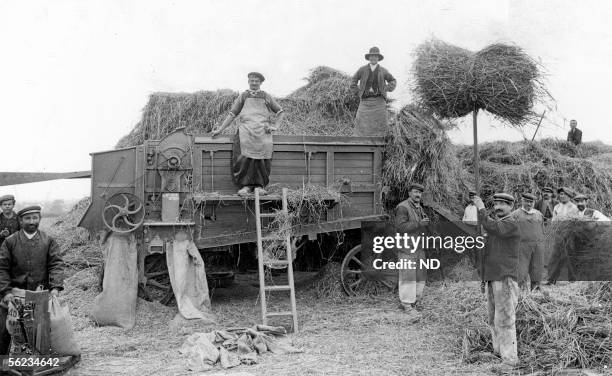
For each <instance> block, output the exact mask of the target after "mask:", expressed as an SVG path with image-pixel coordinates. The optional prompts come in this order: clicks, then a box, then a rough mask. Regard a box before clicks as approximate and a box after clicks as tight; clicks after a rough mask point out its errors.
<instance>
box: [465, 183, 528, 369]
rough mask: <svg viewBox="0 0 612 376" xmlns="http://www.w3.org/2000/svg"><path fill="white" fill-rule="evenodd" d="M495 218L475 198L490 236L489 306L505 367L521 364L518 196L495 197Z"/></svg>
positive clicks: (493, 334) (487, 265)
mask: <svg viewBox="0 0 612 376" xmlns="http://www.w3.org/2000/svg"><path fill="white" fill-rule="evenodd" d="M493 201H494V210H495V218H489V217H488V216H487V211H486V209H485V205H484V203H483V202H482V199H481V198H480V197H478V196H476V197H474V205H476V208H478V221H479V223H480V224H481V225H482V226H483V227H484V228H485V230H487V233H488V234H489V237H488V239H487V245H486V248H485V251H484V252H485V253H484V265H485V267H484V275H483V280H484V281H486V282H487V306H488V311H489V320H488V321H489V327H490V328H491V337H492V340H493V351H494V352H495V354H497V355H500V356H501V358H502V362H503V364H504V365H505V366H508V367H515V366H516V365H517V364H518V353H517V341H516V307H517V304H518V295H519V286H518V283H517V276H518V266H519V242H520V239H521V235H520V233H519V227H518V224H517V223H516V222H515V221H514V220H513V218H512V216H511V213H512V209H513V206H514V197H513V196H512V195H510V194H507V193H497V194H495V195H493Z"/></svg>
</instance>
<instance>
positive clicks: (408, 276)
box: [395, 183, 429, 322]
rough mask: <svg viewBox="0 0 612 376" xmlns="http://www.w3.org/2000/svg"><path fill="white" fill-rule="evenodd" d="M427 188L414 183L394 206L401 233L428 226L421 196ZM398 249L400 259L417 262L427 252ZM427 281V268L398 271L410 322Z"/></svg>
mask: <svg viewBox="0 0 612 376" xmlns="http://www.w3.org/2000/svg"><path fill="white" fill-rule="evenodd" d="M424 190H425V188H424V187H423V186H422V185H421V184H418V183H412V184H411V185H410V188H409V191H408V199H407V200H404V201H402V202H400V203H399V204H398V205H397V207H396V208H395V227H396V230H397V232H398V233H399V234H402V235H403V234H404V233H406V234H408V235H411V236H421V233H422V232H424V231H426V230H427V229H428V225H429V218H428V217H427V214H425V211H424V209H423V206H421V196H422V194H423V191H424ZM411 251H412V250H409V249H405V248H400V249H398V259H399V260H413V261H416V262H417V263H418V262H419V260H421V259H424V258H425V251H424V250H423V249H417V250H416V251H415V252H414V253H411ZM426 280H427V270H425V269H421V268H417V269H400V270H399V274H398V292H399V299H400V307H401V308H402V309H403V310H404V311H405V312H406V314H407V315H408V317H409V320H410V321H413V322H414V321H417V320H418V319H419V318H420V316H421V315H420V313H419V312H418V311H417V308H420V307H418V303H420V299H421V297H422V295H423V290H424V288H425V281H426Z"/></svg>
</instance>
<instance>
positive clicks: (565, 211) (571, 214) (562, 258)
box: [546, 187, 578, 286]
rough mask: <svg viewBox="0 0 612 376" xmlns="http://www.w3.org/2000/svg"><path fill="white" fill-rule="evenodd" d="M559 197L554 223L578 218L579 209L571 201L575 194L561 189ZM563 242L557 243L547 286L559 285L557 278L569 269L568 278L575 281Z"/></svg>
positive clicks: (550, 263)
mask: <svg viewBox="0 0 612 376" xmlns="http://www.w3.org/2000/svg"><path fill="white" fill-rule="evenodd" d="M557 195H558V196H559V203H558V204H557V205H555V208H554V210H553V217H552V222H559V221H569V220H572V219H575V218H577V217H578V208H577V207H576V205H575V204H574V203H573V202H572V201H571V198H572V197H573V196H574V192H573V191H572V190H571V189H569V188H567V187H561V188H559V189H557ZM562 243H563V242H560V241H555V244H554V246H553V251H552V253H551V255H550V260H549V261H548V282H546V284H547V285H549V286H550V285H554V284H555V283H557V278H559V275H560V274H561V270H562V269H563V268H564V267H567V278H568V280H570V281H575V280H576V278H575V276H574V272H573V268H572V266H571V265H570V264H569V258H568V255H567V254H568V252H567V251H568V250H567V249H564V248H563V244H562Z"/></svg>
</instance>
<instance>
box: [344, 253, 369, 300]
mask: <svg viewBox="0 0 612 376" xmlns="http://www.w3.org/2000/svg"><path fill="white" fill-rule="evenodd" d="M360 256H361V244H359V245H357V246H355V247H353V249H351V250H350V251H349V252H348V253H347V254H346V256H345V257H344V260H343V261H342V267H341V268H340V281H341V282H342V288H343V289H344V292H345V293H346V294H347V295H349V296H355V295H357V293H356V291H357V290H356V289H357V288H358V287H359V285H361V284H363V282H365V278H364V276H363V274H362V271H361V267H362V266H363V263H362V262H361V259H360Z"/></svg>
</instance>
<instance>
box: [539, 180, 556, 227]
mask: <svg viewBox="0 0 612 376" xmlns="http://www.w3.org/2000/svg"><path fill="white" fill-rule="evenodd" d="M552 196H553V189H552V188H550V187H544V188H542V198H541V199H540V200H538V201H537V202H536V203H535V205H534V206H533V207H534V209H536V210H537V211H539V212H540V213H542V215H543V216H544V222H545V223H547V222H548V221H550V220H551V219H552V217H553V210H554V209H555V205H557V204H558V202H557V201H555V200H554V199H553V197H552Z"/></svg>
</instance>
